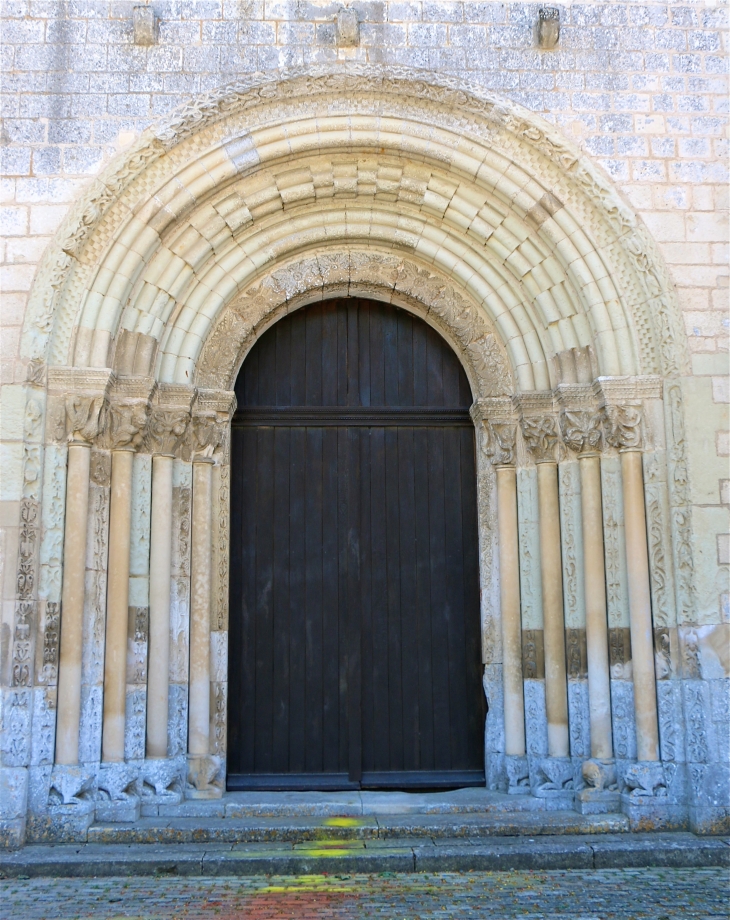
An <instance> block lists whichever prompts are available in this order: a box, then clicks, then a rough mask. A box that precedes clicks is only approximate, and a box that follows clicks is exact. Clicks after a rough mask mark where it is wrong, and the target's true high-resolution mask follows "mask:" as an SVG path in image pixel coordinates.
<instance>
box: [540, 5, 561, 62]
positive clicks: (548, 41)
mask: <svg viewBox="0 0 730 920" xmlns="http://www.w3.org/2000/svg"><path fill="white" fill-rule="evenodd" d="M536 32H537V45H538V47H539V48H541V49H542V50H543V51H552V50H553V48H557V46H558V41H559V40H560V10H559V9H557V8H556V7H554V6H544V7H543V8H542V9H541V10H539V11H538V14H537V26H536Z"/></svg>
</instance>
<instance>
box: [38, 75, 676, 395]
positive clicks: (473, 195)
mask: <svg viewBox="0 0 730 920" xmlns="http://www.w3.org/2000/svg"><path fill="white" fill-rule="evenodd" d="M325 112H327V113H335V114H328V115H324V116H323V113H325ZM340 112H342V113H344V114H337V113H340ZM374 115H376V116H377V117H375V118H374V117H373V116H374ZM391 128H392V130H391ZM313 151H316V154H314V155H313V153H312V152H313ZM355 204H356V206H354V205H355ZM315 213H316V215H317V217H316V218H313V214H315ZM343 240H347V246H346V247H345V248H351V247H352V246H353V245H354V246H357V243H358V241H363V242H365V243H366V245H368V246H374V247H377V248H381V249H385V250H389V251H391V252H395V253H397V254H398V255H399V256H404V255H407V254H409V253H416V254H417V255H418V257H419V258H422V259H423V261H424V263H426V264H430V265H432V266H433V267H434V269H435V270H436V271H438V272H440V273H442V274H443V275H444V276H445V277H448V278H449V280H450V282H451V284H452V285H453V286H454V288H455V289H459V290H460V291H462V292H466V295H467V296H468V298H469V299H470V300H471V301H473V302H474V303H476V304H477V305H478V306H479V308H480V310H481V313H482V315H483V316H485V317H486V318H487V319H488V321H489V322H490V323H491V325H492V328H493V331H494V334H495V336H496V337H497V338H499V340H500V342H501V344H502V345H503V346H504V347H505V348H506V350H507V353H508V357H509V360H510V363H511V364H512V368H513V373H514V377H515V384H516V385H517V386H518V388H519V389H520V390H522V391H529V390H531V389H537V390H544V389H549V388H550V387H551V386H552V385H553V384H554V383H555V381H554V380H553V379H552V375H553V373H554V372H553V370H552V356H553V355H554V354H555V353H556V352H561V351H563V350H570V349H572V348H578V349H581V348H586V347H588V346H590V347H592V348H593V349H594V350H595V353H596V356H597V360H598V364H599V372H600V373H601V374H603V375H605V374H609V375H616V374H632V375H633V374H639V373H644V374H646V373H663V374H665V375H672V374H677V373H681V372H683V370H684V369H685V367H686V355H685V346H684V338H683V334H682V332H681V331H680V329H681V324H680V323H679V321H678V316H679V313H678V308H677V305H676V302H675V295H674V293H673V289H672V286H671V283H670V281H669V278H668V274H667V271H666V269H665V267H664V265H663V263H662V261H661V259H660V257H659V256H658V254H657V252H656V251H655V248H654V246H653V243H652V241H651V239H650V238H649V236H648V234H647V233H646V231H645V230H644V228H643V227H642V225H641V224H640V222H639V221H638V219H637V218H636V216H635V215H634V214H633V212H632V211H631V210H630V209H629V208H628V207H627V206H626V205H625V204H624V202H623V201H622V199H621V198H620V197H619V195H618V194H617V193H616V192H615V191H614V190H613V189H612V187H611V186H610V185H609V184H608V182H607V181H606V180H605V179H604V178H603V177H602V175H601V174H600V173H599V172H598V170H597V169H596V168H595V167H594V166H593V165H592V164H591V162H590V161H589V160H588V159H587V158H585V157H583V156H582V155H581V154H580V152H579V151H578V150H577V149H576V148H574V147H572V146H571V145H570V144H569V143H568V142H567V141H566V140H565V139H564V138H563V137H562V136H561V135H560V134H559V133H558V132H557V131H556V130H555V129H554V128H553V127H552V126H550V125H548V124H547V123H546V122H544V121H543V120H542V119H540V118H539V117H537V116H534V115H532V114H530V113H528V112H526V111H525V110H523V109H521V108H520V107H518V106H515V105H512V104H510V103H508V102H506V101H505V100H502V99H499V98H497V97H492V96H490V95H489V94H486V93H484V91H483V90H482V89H480V88H479V87H478V86H476V85H473V84H470V83H468V82H464V81H460V80H457V79H451V78H447V77H443V76H438V75H435V74H430V75H429V79H428V80H424V79H423V76H422V74H420V73H418V72H415V71H410V70H408V69H406V68H379V67H371V66H362V65H356V64H352V65H338V67H337V68H327V67H321V68H312V69H308V70H306V71H292V72H287V73H276V74H271V75H264V76H262V75H256V76H255V77H250V78H248V77H247V78H241V79H240V80H238V81H236V82H235V83H233V84H231V85H229V86H227V87H224V88H222V89H221V90H218V91H216V92H214V93H211V94H208V95H205V96H200V97H198V98H196V99H195V100H193V101H192V102H191V103H189V104H188V105H186V106H185V107H183V108H182V109H181V110H179V111H178V112H176V113H174V114H173V115H172V116H170V117H168V118H166V119H165V120H164V122H162V123H160V124H158V125H156V126H153V127H151V128H150V129H148V131H146V132H145V133H144V134H143V135H142V137H141V138H140V140H139V141H138V143H137V144H136V145H135V147H134V148H133V149H132V150H131V151H129V152H128V153H127V154H125V155H124V156H123V157H122V159H121V160H118V161H117V162H116V163H114V164H113V165H112V166H110V168H109V169H108V170H107V171H106V172H105V173H103V174H102V175H100V176H99V177H98V178H97V179H95V180H94V182H93V183H92V186H91V187H90V189H89V190H88V192H87V193H86V194H85V195H84V197H83V198H82V199H81V200H79V201H78V203H77V205H76V206H75V207H74V209H73V210H72V212H71V214H70V215H69V217H68V218H67V220H66V221H65V222H64V225H63V227H62V228H61V230H60V231H59V233H58V235H57V238H56V241H55V243H54V244H53V246H51V247H50V248H49V250H48V252H47V253H46V255H45V256H44V259H43V262H42V265H41V266H40V268H39V272H38V275H37V278H36V282H35V284H34V287H33V291H32V295H31V300H30V305H29V310H28V315H27V319H26V325H25V330H24V338H23V344H22V350H23V355H24V356H25V357H27V358H28V359H33V360H35V361H36V362H37V363H38V362H41V361H43V360H45V361H47V362H49V363H51V364H68V363H75V364H76V365H77V366H92V367H105V366H109V361H110V358H111V356H112V354H113V352H114V336H115V334H116V333H112V332H111V331H110V330H120V329H123V330H126V331H127V332H129V333H132V334H134V335H138V336H141V337H145V342H146V343H147V345H149V346H150V348H149V353H150V355H151V354H152V353H153V352H154V351H155V349H157V352H158V356H157V370H156V374H157V376H158V379H160V380H164V381H167V382H176V383H181V384H182V383H189V382H190V376H191V371H195V369H196V366H197V362H198V360H199V356H200V353H201V350H202V348H203V346H204V344H205V341H206V340H207V338H208V337H209V335H210V334H211V333H212V332H213V330H214V329H218V328H219V327H218V325H217V323H218V318H219V316H220V314H221V312H222V311H223V310H224V309H225V308H226V307H227V305H228V304H229V303H230V302H231V301H232V300H233V299H234V298H236V297H237V296H238V294H239V293H240V291H241V290H243V289H247V288H249V287H250V286H251V284H252V283H253V281H254V278H255V277H258V276H260V275H261V273H262V269H264V270H266V271H268V272H269V273H271V272H272V271H274V270H275V269H276V267H277V266H278V265H280V264H281V262H282V261H289V260H291V258H292V257H293V256H294V255H295V253H299V254H301V253H302V252H306V251H307V250H315V249H316V250H317V251H321V250H322V248H323V247H324V248H327V247H328V246H331V245H332V243H333V241H334V242H340V241H343ZM573 240H575V241H576V244H575V245H574V243H573ZM578 240H580V245H577V242H578ZM576 245H577V248H576ZM340 248H342V247H340ZM125 252H126V253H127V254H128V256H129V258H128V262H129V265H128V267H127V269H126V270H127V272H128V275H127V276H125V277H128V278H129V279H130V280H129V283H128V284H127V285H126V287H125V285H124V284H122V283H121V279H119V278H117V281H116V283H115V287H114V290H113V292H112V289H111V288H110V287H109V284H110V283H111V278H112V277H113V276H115V272H114V270H113V269H112V268H111V263H110V265H109V266H107V265H106V264H105V263H106V261H107V259H108V258H112V256H111V254H112V253H114V255H113V259H115V260H117V259H120V258H122V257H123V255H124V253H125ZM586 253H588V254H590V258H586V257H585V255H586ZM133 263H135V264H133ZM115 264H117V265H118V264H119V262H118V261H116V263H115ZM125 264H126V262H125ZM146 266H148V267H149V271H148V270H147V269H146ZM596 270H598V272H599V273H598V274H597V275H596V274H594V272H595V271H596ZM110 272H111V274H110ZM131 279H135V280H131ZM599 280H600V284H598V281H599ZM594 282H595V283H594ZM609 288H610V289H611V290H609ZM597 290H600V293H601V295H602V297H603V298H604V299H603V300H602V302H601V304H600V305H598V306H597V305H596V304H595V303H594V302H593V298H594V296H595V291H597ZM595 309H598V310H599V311H600V317H601V320H600V322H599V321H598V319H597V316H596V317H594V318H592V313H593V311H594V310H595ZM607 323H608V325H607ZM597 328H600V329H601V330H602V332H601V333H600V334H599V335H596V336H592V334H591V332H590V330H591V329H597ZM564 336H565V337H564ZM561 337H564V338H563V340H562V342H561V341H560V340H561ZM143 351H144V349H143ZM72 354H73V357H72ZM145 354H147V352H146V351H145ZM151 371H152V368H151V367H150V368H148V369H147V371H144V370H139V371H135V373H138V372H139V373H145V372H151Z"/></svg>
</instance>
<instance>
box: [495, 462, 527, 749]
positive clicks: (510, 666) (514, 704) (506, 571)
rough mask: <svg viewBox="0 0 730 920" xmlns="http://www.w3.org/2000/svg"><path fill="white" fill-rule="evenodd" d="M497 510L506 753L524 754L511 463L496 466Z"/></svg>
mask: <svg viewBox="0 0 730 920" xmlns="http://www.w3.org/2000/svg"><path fill="white" fill-rule="evenodd" d="M497 501H498V514H499V586H500V601H501V608H502V669H503V670H502V679H503V683H504V742H505V753H506V754H511V755H514V756H516V757H524V755H525V701H524V692H523V686H522V628H521V623H520V567H519V547H518V543H517V475H516V470H515V468H514V467H513V466H498V467H497Z"/></svg>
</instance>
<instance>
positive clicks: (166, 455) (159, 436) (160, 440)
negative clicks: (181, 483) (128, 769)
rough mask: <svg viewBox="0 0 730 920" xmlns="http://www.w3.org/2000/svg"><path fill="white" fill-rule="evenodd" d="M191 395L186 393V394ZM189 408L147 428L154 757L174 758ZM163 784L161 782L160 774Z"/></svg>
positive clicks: (156, 413)
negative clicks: (178, 504) (172, 713)
mask: <svg viewBox="0 0 730 920" xmlns="http://www.w3.org/2000/svg"><path fill="white" fill-rule="evenodd" d="M184 395H185V394H183V396H184ZM186 402H187V406H186V407H185V408H184V409H181V408H165V407H158V406H156V407H155V408H154V409H153V410H152V413H151V415H150V419H149V423H148V428H147V443H146V447H147V449H148V450H149V451H150V452H151V453H153V454H154V456H153V459H152V507H151V533H150V627H149V647H148V654H147V661H148V668H147V738H146V754H147V757H149V758H165V757H167V756H168V738H167V732H168V716H169V695H170V604H171V595H172V505H173V492H172V488H173V481H172V480H173V462H174V455H175V450H176V449H177V447H178V445H179V444H180V441H181V440H182V438H183V436H184V434H185V431H186V428H187V424H188V418H189V398H188V399H187V400H186ZM156 779H157V786H158V787H159V786H160V781H159V778H156Z"/></svg>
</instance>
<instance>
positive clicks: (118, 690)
mask: <svg viewBox="0 0 730 920" xmlns="http://www.w3.org/2000/svg"><path fill="white" fill-rule="evenodd" d="M133 463H134V451H131V450H115V451H112V483H111V506H110V509H109V580H108V584H107V601H106V645H105V650H104V721H103V725H102V735H101V759H102V760H103V761H123V760H124V723H125V708H126V698H125V697H126V693H125V691H126V677H127V674H126V672H127V631H128V620H129V549H130V544H131V536H132V466H133Z"/></svg>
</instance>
